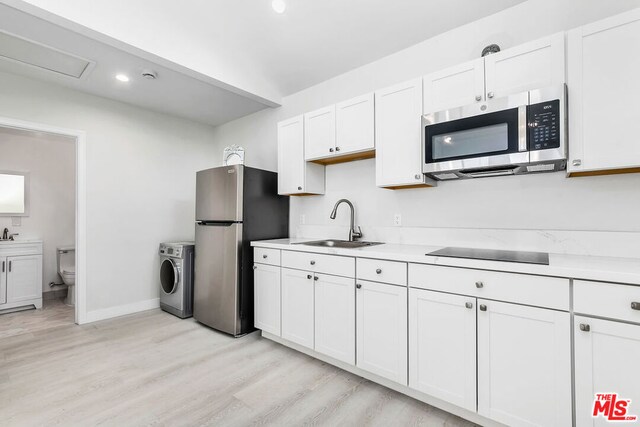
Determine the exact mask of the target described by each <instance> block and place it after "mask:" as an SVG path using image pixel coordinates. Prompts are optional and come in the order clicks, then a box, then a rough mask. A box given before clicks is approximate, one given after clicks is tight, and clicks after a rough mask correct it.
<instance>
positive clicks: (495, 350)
mask: <svg viewBox="0 0 640 427" xmlns="http://www.w3.org/2000/svg"><path fill="white" fill-rule="evenodd" d="M478 413H479V414H480V415H483V416H485V417H488V418H491V419H493V420H495V421H498V422H501V423H504V424H507V425H510V426H548V427H551V426H558V427H562V426H570V425H571V423H572V411H571V326H570V315H569V313H565V312H561V311H555V310H548V309H542V308H534V307H528V306H522V305H516V304H508V303H502V302H496V301H489V300H480V299H479V300H478Z"/></svg>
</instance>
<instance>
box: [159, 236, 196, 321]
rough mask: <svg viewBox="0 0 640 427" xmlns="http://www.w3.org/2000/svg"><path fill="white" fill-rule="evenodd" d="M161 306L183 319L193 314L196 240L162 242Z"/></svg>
mask: <svg viewBox="0 0 640 427" xmlns="http://www.w3.org/2000/svg"><path fill="white" fill-rule="evenodd" d="M159 253H160V308H161V309H163V310H164V311H166V312H168V313H171V314H173V315H175V316H178V317H180V318H182V319H185V318H187V317H191V316H192V315H193V262H194V242H174V243H160V249H159Z"/></svg>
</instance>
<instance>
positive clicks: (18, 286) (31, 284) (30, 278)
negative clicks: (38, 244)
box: [5, 255, 42, 304]
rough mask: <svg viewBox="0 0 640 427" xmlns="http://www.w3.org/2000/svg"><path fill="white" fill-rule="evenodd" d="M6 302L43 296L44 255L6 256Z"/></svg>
mask: <svg viewBox="0 0 640 427" xmlns="http://www.w3.org/2000/svg"><path fill="white" fill-rule="evenodd" d="M5 262H6V267H5V268H6V293H7V296H6V300H5V301H6V303H7V304H12V303H21V302H25V301H32V300H34V299H39V298H42V255H23V256H10V257H7V258H6V261H5Z"/></svg>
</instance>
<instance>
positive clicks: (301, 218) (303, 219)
mask: <svg viewBox="0 0 640 427" xmlns="http://www.w3.org/2000/svg"><path fill="white" fill-rule="evenodd" d="M306 222H307V216H306V215H304V214H302V215H300V225H304V224H305V223H306Z"/></svg>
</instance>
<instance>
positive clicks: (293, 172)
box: [278, 115, 324, 195]
mask: <svg viewBox="0 0 640 427" xmlns="http://www.w3.org/2000/svg"><path fill="white" fill-rule="evenodd" d="M278 194H283V195H295V194H324V166H322V165H316V164H313V163H307V162H305V159H304V117H303V116H301V115H300V116H297V117H293V118H291V119H289V120H285V121H282V122H280V123H278Z"/></svg>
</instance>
